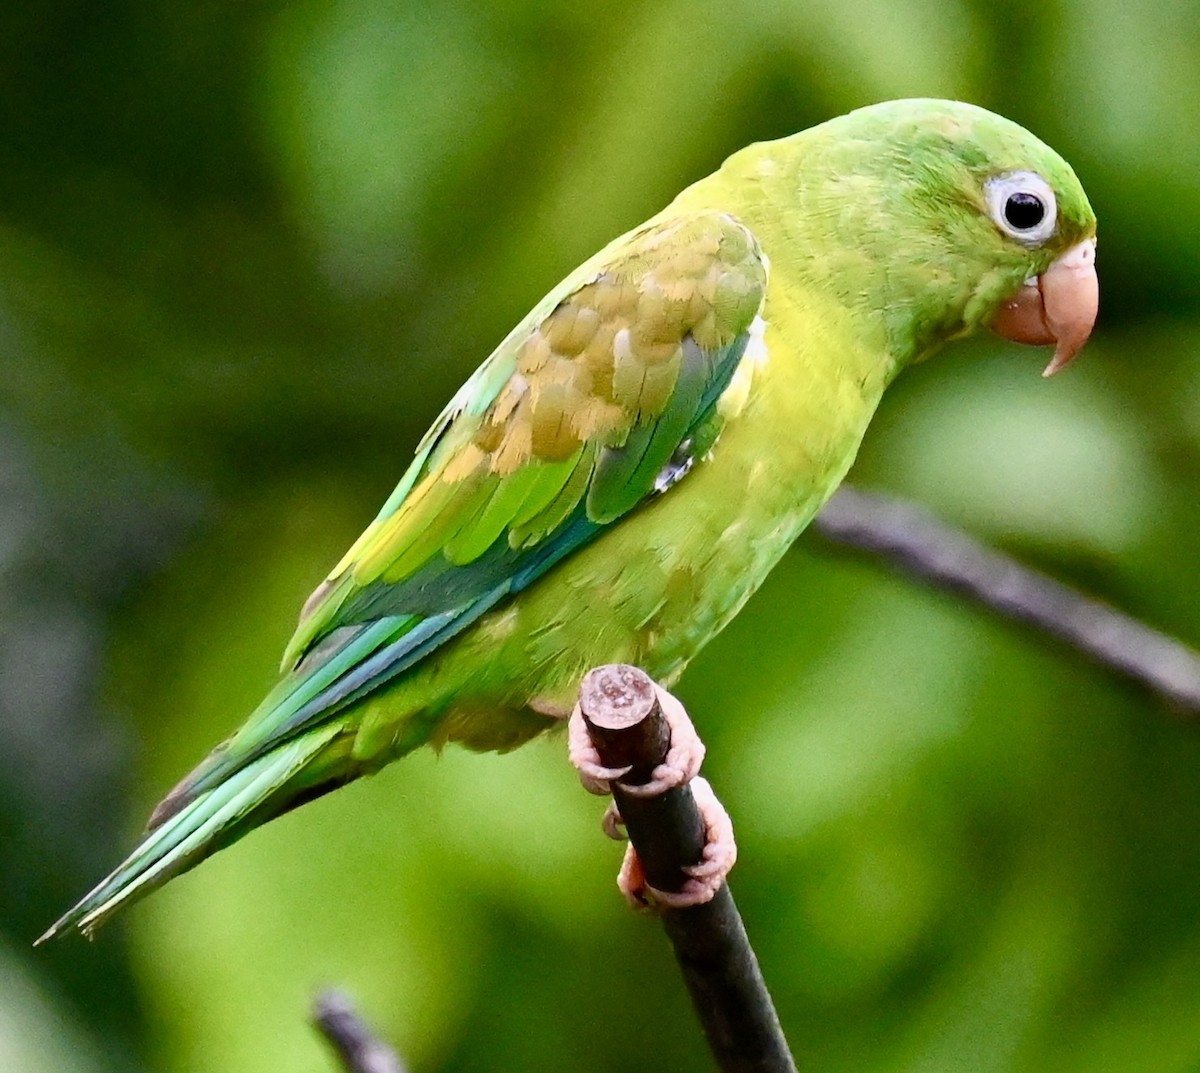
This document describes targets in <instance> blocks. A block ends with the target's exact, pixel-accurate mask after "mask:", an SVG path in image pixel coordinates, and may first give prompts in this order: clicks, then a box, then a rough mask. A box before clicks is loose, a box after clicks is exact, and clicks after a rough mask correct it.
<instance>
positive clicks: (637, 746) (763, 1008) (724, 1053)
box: [579, 665, 796, 1073]
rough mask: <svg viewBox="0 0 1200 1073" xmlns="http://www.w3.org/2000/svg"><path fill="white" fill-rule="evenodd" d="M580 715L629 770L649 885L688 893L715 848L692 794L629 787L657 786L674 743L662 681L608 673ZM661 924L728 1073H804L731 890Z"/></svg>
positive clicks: (624, 801)
mask: <svg viewBox="0 0 1200 1073" xmlns="http://www.w3.org/2000/svg"><path fill="white" fill-rule="evenodd" d="M579 708H580V712H581V714H582V715H583V719H584V723H585V724H586V725H587V727H588V732H589V736H590V737H591V740H592V744H593V745H594V746H595V747H596V751H597V752H598V753H599V755H600V760H601V763H602V764H603V765H604V766H605V767H608V768H626V767H628V768H629V771H628V772H626V774H624V775H623V776H622V778H621V780H620V781H619V782H613V783H612V795H613V801H614V802H615V803H616V805H617V808H618V809H619V811H620V814H621V820H622V822H623V824H624V826H625V829H626V830H627V831H628V833H629V839H630V841H631V843H632V844H633V846H634V848H635V850H636V851H637V854H638V857H639V859H640V861H641V866H642V870H643V872H644V873H645V877H646V880H647V882H648V883H649V885H650V886H651V887H653V888H655V889H656V890H660V891H679V890H681V889H682V888H683V886H684V883H685V882H686V880H687V874H686V873H685V872H684V869H685V868H686V867H687V866H689V865H694V864H696V863H697V862H699V861H700V860H701V857H702V855H703V852H704V848H705V841H706V832H705V824H704V821H703V819H702V818H701V815H700V811H699V809H698V808H697V805H696V801H695V798H694V796H693V794H692V790H691V787H690V786H687V785H684V786H678V787H674V788H672V789H669V790H667V791H666V792H664V793H662V794H659V795H657V796H653V797H645V796H641V795H636V794H632V793H629V792H627V791H626V790H625V788H624V786H623V785H622V783H625V784H627V785H630V786H639V785H644V784H645V783H647V782H649V781H650V780H651V773H652V772H653V771H654V769H655V768H656V767H658V765H659V764H661V763H662V762H663V761H664V759H665V758H666V755H667V750H668V749H669V747H670V744H671V741H670V727H669V726H668V724H667V720H666V719H665V718H664V716H663V713H662V710H661V707H660V704H659V701H658V696H657V690H656V688H655V686H654V683H653V682H652V681H651V680H650V679H649V678H648V677H647V676H646V675H645V674H644V673H643V672H642V671H640V670H638V669H637V668H636V667H628V666H624V665H614V666H607V667H599V668H597V669H596V670H593V671H591V672H590V673H589V674H588V676H587V677H586V678H585V679H584V684H583V687H582V689H581V691H580V698H579ZM661 919H662V923H663V928H664V930H665V931H666V933H667V936H668V938H669V939H670V940H671V945H672V946H673V947H674V950H675V958H676V960H677V961H678V962H679V968H680V970H681V972H682V973H683V978H684V982H685V983H686V985H687V988H688V991H689V993H690V994H691V998H692V1004H693V1005H694V1006H695V1008H696V1012H697V1014H698V1015H699V1017H700V1022H701V1025H702V1027H703V1029H704V1035H705V1037H706V1038H707V1040H708V1044H709V1047H710V1048H711V1049H712V1052H713V1056H714V1057H715V1059H716V1062H717V1065H718V1067H719V1068H720V1069H721V1070H723V1071H725V1073H795V1069H796V1066H795V1063H794V1062H793V1060H792V1056H791V1054H790V1052H789V1051H788V1046H787V1041H786V1040H785V1039H784V1036H783V1030H782V1029H781V1028H780V1026H779V1018H778V1017H777V1016H776V1014H775V1007H774V1004H773V1003H772V1002H771V996H770V994H769V993H768V991H767V987H766V984H765V983H764V982H763V978H762V973H761V972H760V970H759V967H758V959H757V958H756V957H755V955H754V950H753V949H752V948H751V946H750V941H749V939H748V938H747V936H746V929H745V927H744V925H743V924H742V918H741V916H740V915H739V913H738V911H737V906H736V905H735V904H734V901H733V895H732V894H730V892H729V886H728V884H722V885H721V887H720V889H719V890H718V891H717V892H716V895H715V896H714V897H713V898H712V900H711V901H708V902H705V903H704V904H702V905H693V906H690V907H688V908H685V909H675V908H669V907H664V908H662V909H661Z"/></svg>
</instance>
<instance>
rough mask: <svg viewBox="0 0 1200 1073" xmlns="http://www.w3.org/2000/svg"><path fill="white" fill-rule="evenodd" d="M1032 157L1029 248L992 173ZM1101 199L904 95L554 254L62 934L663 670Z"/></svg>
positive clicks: (693, 646) (668, 675)
mask: <svg viewBox="0 0 1200 1073" xmlns="http://www.w3.org/2000/svg"><path fill="white" fill-rule="evenodd" d="M1014 171H1030V172H1036V173H1037V174H1039V175H1040V176H1041V177H1042V178H1044V179H1045V181H1046V182H1047V183H1048V184H1049V185H1050V187H1052V188H1053V190H1054V192H1055V194H1056V195H1057V201H1058V209H1057V211H1058V218H1057V225H1056V228H1055V231H1054V233H1053V235H1052V236H1051V237H1050V238H1048V239H1047V240H1046V241H1045V242H1043V243H1041V244H1039V245H1038V246H1036V247H1035V248H1030V247H1029V246H1027V245H1023V244H1021V243H1017V242H1014V241H1012V239H1011V238H1010V237H1009V236H1007V235H1005V234H1004V233H1003V232H1002V231H1001V229H1000V228H999V227H997V225H996V222H995V221H994V220H992V219H991V218H990V217H989V214H988V207H987V203H986V199H985V197H984V194H983V189H984V184H985V183H986V182H987V181H988V180H989V179H991V178H993V177H994V176H996V175H999V174H1004V173H1007V172H1014ZM1094 227H1095V221H1094V218H1093V216H1092V213H1091V209H1090V208H1089V206H1088V204H1087V201H1086V198H1085V197H1084V195H1083V192H1082V190H1081V189H1080V187H1079V185H1078V183H1077V181H1076V179H1075V177H1074V175H1073V174H1072V172H1071V170H1070V168H1069V167H1068V166H1067V165H1066V164H1065V163H1064V162H1063V161H1062V160H1061V159H1060V158H1059V157H1058V156H1057V155H1056V154H1054V153H1053V151H1052V150H1050V149H1049V148H1047V147H1046V146H1045V145H1043V144H1042V143H1040V142H1038V141H1037V140H1036V139H1034V138H1033V137H1032V136H1030V135H1029V134H1028V133H1026V132H1025V131H1023V130H1021V129H1020V128H1019V127H1016V126H1015V125H1013V124H1011V123H1008V122H1007V121H1005V120H1002V119H1000V118H998V117H996V116H993V115H991V114H989V113H987V112H984V111H982V110H980V109H976V108H973V107H970V106H967V105H962V104H954V103H950V102H944V101H902V102H893V103H890V104H885V105H878V106H875V107H874V108H869V109H863V110H861V111H859V112H855V113H852V114H850V115H849V116H844V117H841V118H840V119H837V120H833V121H831V122H829V123H826V124H823V125H822V126H820V127H816V128H813V129H812V130H809V131H805V132H803V133H801V134H798V135H795V136H793V137H791V138H787V139H784V140H782V141H779V142H771V143H763V144H759V145H753V146H750V147H748V148H747V149H745V150H743V151H741V152H740V153H738V154H736V155H735V156H733V157H732V158H730V160H729V161H727V162H726V164H725V165H724V166H723V167H722V168H721V169H720V170H719V171H718V172H716V173H715V174H714V175H712V176H709V177H708V178H706V179H703V180H701V181H700V182H698V183H696V184H695V185H693V186H692V187H689V188H688V189H687V190H685V191H684V192H683V193H682V194H680V195H679V197H678V198H677V199H676V200H675V201H674V202H673V203H672V204H671V205H669V206H668V207H667V208H666V209H664V210H663V211H662V212H661V213H659V214H658V215H657V216H655V217H654V218H652V219H651V220H650V221H648V222H647V223H645V224H643V225H642V226H641V227H638V228H636V229H635V230H633V231H631V232H629V233H628V234H626V235H624V236H622V237H620V238H618V239H616V240H615V241H614V242H612V243H610V244H609V245H608V246H607V247H606V248H605V249H604V250H602V251H601V252H600V253H598V254H597V255H596V256H595V257H593V258H592V259H591V260H590V261H588V262H587V263H586V264H584V265H583V266H581V267H580V268H579V269H577V270H576V271H575V272H573V273H572V274H571V275H569V276H568V277H567V278H566V279H565V280H564V281H563V282H562V283H561V284H560V285H559V286H558V287H556V288H555V289H554V290H552V291H551V292H550V294H548V295H547V297H546V298H545V299H543V301H542V302H541V303H539V304H538V306H537V307H536V308H535V309H534V310H533V311H532V312H531V313H530V314H529V315H528V316H527V317H526V318H525V319H524V320H523V321H522V322H521V323H520V324H519V325H518V326H517V327H516V328H515V329H514V330H513V331H512V332H511V333H510V334H509V336H508V337H507V338H506V339H505V340H504V341H503V342H502V343H501V344H500V346H499V347H498V348H497V349H496V351H495V352H494V353H493V354H492V355H491V356H490V357H489V358H488V359H487V361H486V362H484V364H483V365H482V366H481V367H480V368H479V370H478V371H477V372H476V373H475V374H474V375H473V376H472V377H471V378H470V379H469V380H468V381H467V383H466V384H465V385H464V386H463V388H462V389H461V390H460V391H459V392H458V393H457V394H456V395H455V397H454V398H453V399H452V400H451V402H450V404H449V406H447V408H446V409H445V411H444V412H443V413H442V415H441V416H440V417H439V418H438V420H437V422H436V423H435V424H434V427H433V428H432V429H431V430H430V432H429V433H428V434H427V436H426V437H425V439H424V440H423V441H422V442H421V444H420V445H419V446H418V448H417V454H416V458H415V460H414V462H413V464H412V466H411V467H410V468H409V470H408V472H407V473H405V475H404V476H403V478H402V479H401V481H400V484H399V485H398V487H397V488H396V490H395V492H394V493H393V494H392V496H391V497H390V498H389V499H388V501H387V503H386V504H385V505H384V508H383V509H382V510H381V511H380V513H379V515H378V517H377V518H376V519H375V521H374V522H372V523H371V525H370V526H369V527H368V529H367V530H366V532H365V533H364V534H363V535H362V537H360V538H359V540H358V541H357V542H356V543H355V544H354V546H353V547H352V548H351V549H350V551H349V552H348V553H347V554H346V556H345V558H344V559H343V560H342V561H341V562H340V563H339V564H338V565H337V567H336V568H335V569H334V570H333V571H332V573H331V574H330V575H329V577H328V579H327V580H326V581H324V582H323V583H322V584H321V586H320V587H319V588H318V589H317V591H316V592H315V593H314V594H313V596H312V597H311V598H310V599H309V601H308V603H307V604H306V605H305V608H304V610H303V613H302V615H301V619H300V624H299V626H298V628H297V630H296V634H295V636H294V638H293V640H292V642H291V643H290V645H289V646H288V650H287V653H286V655H285V660H284V672H283V677H282V678H281V680H280V682H279V684H278V685H277V686H276V687H275V689H274V690H273V691H272V692H271V693H270V695H269V696H268V697H267V698H266V699H265V700H264V701H263V703H262V704H261V705H260V706H259V708H258V709H257V710H256V711H255V712H254V713H253V714H252V715H251V717H250V719H249V720H248V721H247V722H246V724H245V725H244V726H243V727H242V728H241V729H240V730H238V731H237V732H236V733H235V734H234V735H233V736H232V737H231V738H230V739H229V740H228V741H227V742H225V743H224V744H223V745H222V746H220V747H218V748H217V749H216V750H215V751H214V752H213V753H212V754H211V755H210V756H209V757H208V758H207V759H206V760H205V761H204V762H203V763H201V764H200V766H199V767H198V768H196V770H195V771H193V772H192V773H191V774H190V775H188V776H187V778H186V779H184V780H183V782H181V783H180V785H179V786H178V787H177V788H176V789H175V790H174V791H172V793H171V794H170V795H169V796H168V797H167V798H166V800H164V801H163V803H162V804H161V805H160V806H159V808H158V809H157V810H156V812H155V814H154V817H153V818H152V820H151V829H150V831H149V833H148V834H147V835H146V837H145V838H144V840H143V841H142V842H141V844H140V845H139V846H138V847H137V848H136V849H135V850H134V851H133V853H132V854H131V855H130V857H129V858H128V859H127V860H126V861H125V862H124V863H123V864H122V865H121V866H120V867H119V868H118V869H117V870H116V871H115V872H113V874H112V875H110V876H109V877H108V878H106V879H105V880H104V881H103V882H102V883H101V884H100V885H99V886H98V887H97V888H96V889H95V890H94V891H92V892H91V893H90V894H89V895H88V896H87V897H86V898H85V899H84V900H83V901H82V902H80V904H79V905H77V906H76V907H75V908H73V909H72V910H71V911H70V912H68V913H67V914H66V916H64V917H63V918H62V920H60V921H59V922H58V923H57V924H55V926H54V928H52V929H51V931H50V932H49V933H48V935H49V934H54V933H56V932H58V931H61V930H63V929H65V928H67V927H71V926H78V927H80V928H81V929H82V930H85V931H90V930H91V929H92V928H94V927H96V926H97V925H99V924H100V923H102V922H103V921H104V920H105V919H107V917H108V916H110V915H111V914H112V913H113V912H114V911H115V910H116V909H117V908H119V907H120V906H122V905H123V904H125V903H127V902H129V901H130V900H132V899H133V898H136V897H138V896H140V895H141V894H144V893H146V892H147V891H149V890H151V889H153V888H154V887H156V886H158V885H160V884H161V883H162V882H164V881H165V880H166V879H167V878H169V877H170V876H171V875H174V874H177V873H178V872H180V871H182V870H184V869H186V868H188V867H190V866H192V865H193V864H195V863H196V862H197V861H199V860H200V859H201V858H203V857H204V856H206V855H207V854H209V853H211V852H213V851H214V850H215V849H218V848H221V847H223V846H225V845H227V844H229V843H230V842H232V841H234V840H235V839H237V838H238V837H240V836H241V835H242V834H244V833H245V832H246V831H248V830H250V829H251V828H253V827H255V826H257V825H258V824H260V823H262V822H264V821H265V820H267V819H270V818H272V817H273V816H276V815H278V814H279V813H280V812H282V811H285V810H286V809H288V808H291V807H294V806H295V805H296V804H298V803H300V802H302V801H305V800H308V799H309V798H311V797H313V796H315V795H317V794H319V793H322V792H325V791H326V790H329V789H332V788H334V787H336V786H339V785H342V784H343V783H345V782H347V781H349V780H351V779H353V778H356V777H358V776H359V775H362V774H366V773H369V772H372V771H375V770H377V769H378V768H379V767H381V766H382V765H383V764H385V763H387V762H389V761H390V760H392V759H395V758H396V757H398V756H401V755H403V754H404V753H406V752H408V751H410V750H411V749H413V748H415V747H417V746H419V745H422V744H425V743H433V744H436V745H440V744H442V743H444V742H447V741H457V742H461V743H463V744H465V745H467V746H469V747H471V748H476V749H508V748H512V747H514V746H516V745H519V744H521V743H522V742H524V741H526V740H528V739H529V738H530V737H532V736H534V735H535V734H537V733H538V732H540V731H541V730H543V729H545V728H547V727H549V726H551V725H553V723H554V722H555V721H556V717H560V716H562V715H564V714H566V713H567V712H568V711H569V710H570V708H571V706H572V704H573V701H574V696H575V692H576V689H577V687H578V682H579V679H580V677H581V675H582V674H583V672H584V671H586V670H587V669H588V668H589V667H591V666H593V665H595V664H599V663H606V662H613V661H624V662H630V663H635V664H639V665H641V666H643V667H645V668H646V670H647V671H648V672H649V673H650V674H652V675H653V676H655V677H657V678H659V679H661V680H663V681H666V682H671V681H673V680H674V679H675V678H676V677H677V676H678V675H679V674H680V673H681V672H682V670H683V669H684V667H685V666H686V665H687V662H688V661H689V660H690V659H691V658H692V657H693V656H694V655H695V654H696V652H697V651H699V649H700V648H701V647H702V646H703V645H704V644H705V643H706V642H707V641H708V640H709V639H710V638H711V637H713V636H714V635H715V634H716V633H717V632H718V631H719V630H720V629H721V628H722V627H723V626H724V625H725V624H726V623H727V622H728V621H729V620H730V618H732V616H733V615H734V614H736V612H737V611H738V610H739V609H740V607H741V606H742V604H743V603H744V602H745V600H746V599H747V598H748V597H749V596H750V594H751V593H752V592H753V591H754V590H755V588H757V586H758V585H759V584H760V583H761V582H762V580H763V579H764V577H765V576H766V574H767V572H768V571H769V570H770V568H771V567H772V566H773V565H774V564H775V562H776V561H777V560H778V558H779V556H780V555H782V554H783V552H784V551H785V550H786V548H787V547H788V545H789V544H790V543H791V541H792V540H793V539H794V538H795V537H796V535H797V534H798V533H799V532H800V531H801V530H802V529H803V528H804V526H805V525H806V524H807V523H808V521H809V520H810V519H811V518H812V516H813V515H814V514H815V513H816V511H817V510H818V509H819V507H820V505H821V504H822V503H823V502H824V500H825V498H826V497H827V496H828V495H829V494H830V493H831V492H832V490H833V489H834V488H835V487H836V486H837V484H838V482H839V481H840V480H841V478H842V476H843V475H844V474H845V472H846V470H847V469H848V468H849V466H850V464H851V462H852V460H853V458H854V455H855V452H856V450H857V448H858V445H859V442H860V441H861V438H862V436H863V433H864V432H865V430H866V427H867V423H868V421H869V420H870V417H871V415H872V413H873V412H874V409H875V407H876V405H877V403H878V401H879V399H880V396H881V394H882V392H883V390H884V388H885V387H886V385H887V384H888V383H889V382H890V380H891V379H892V377H893V376H894V375H895V373H896V372H897V371H898V370H899V369H900V368H902V367H903V366H904V365H905V364H907V363H908V362H910V361H914V360H920V359H921V358H923V357H925V356H927V355H928V353H930V352H931V351H932V350H934V349H936V348H937V347H938V346H939V345H941V344H942V343H943V342H945V341H946V340H947V339H950V338H954V337H956V336H959V335H963V334H966V333H968V332H970V331H972V330H974V329H976V328H977V327H979V326H980V325H982V324H984V323H986V322H987V321H988V320H989V319H990V318H991V316H992V315H993V313H994V312H995V310H996V309H997V307H998V306H999V305H1000V303H1001V302H1002V301H1004V299H1005V298H1006V297H1007V296H1009V295H1010V294H1012V293H1013V292H1014V291H1015V290H1016V289H1017V288H1018V287H1019V286H1020V285H1021V283H1022V281H1024V280H1025V279H1026V278H1027V277H1030V276H1033V275H1036V274H1038V273H1039V272H1041V271H1043V270H1044V269H1045V268H1046V267H1047V266H1048V265H1049V264H1050V262H1051V261H1052V260H1053V259H1054V258H1055V257H1056V256H1057V255H1058V254H1059V253H1061V252H1062V251H1063V250H1065V249H1067V248H1068V247H1070V246H1071V245H1072V244H1074V243H1077V242H1079V241H1080V240H1082V239H1084V238H1086V237H1088V236H1090V235H1091V234H1092V233H1093V232H1094Z"/></svg>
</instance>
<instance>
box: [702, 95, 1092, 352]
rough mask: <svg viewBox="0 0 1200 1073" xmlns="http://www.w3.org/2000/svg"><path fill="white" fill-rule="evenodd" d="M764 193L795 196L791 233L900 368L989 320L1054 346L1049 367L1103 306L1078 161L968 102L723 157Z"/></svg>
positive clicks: (876, 116) (849, 121)
mask: <svg viewBox="0 0 1200 1073" xmlns="http://www.w3.org/2000/svg"><path fill="white" fill-rule="evenodd" d="M726 168H727V169H729V171H730V179H731V180H733V181H735V182H739V183H746V184H750V185H757V186H758V187H759V189H760V190H761V191H762V193H761V196H760V197H758V198H755V199H752V200H757V201H759V202H762V203H766V202H768V201H773V202H775V203H776V204H778V203H779V202H780V201H786V202H788V203H790V204H791V205H793V206H794V211H793V212H790V213H787V214H786V217H785V221H786V222H785V224H784V227H785V229H786V231H787V232H788V238H789V239H790V240H791V241H790V243H789V244H788V245H789V246H790V248H791V249H792V250H795V251H797V256H799V257H803V258H805V259H806V262H807V263H802V264H798V265H797V271H798V272H799V273H800V274H801V275H802V277H803V278H805V279H806V280H807V281H808V282H809V284H810V285H812V286H814V287H818V288H820V287H824V288H825V289H826V290H833V292H834V293H833V295H832V297H834V298H835V299H836V301H837V302H838V303H839V304H840V305H842V306H843V307H846V308H849V309H852V310H855V311H856V313H857V314H859V316H858V319H859V321H860V322H869V323H873V324H875V325H876V328H877V330H880V329H881V330H882V332H883V333H884V335H885V336H886V339H885V340H884V346H885V348H886V350H887V351H888V352H889V353H890V354H891V355H892V356H893V358H894V359H895V360H896V363H897V365H902V364H905V363H908V362H913V361H921V360H923V359H924V358H925V357H928V356H929V355H930V354H931V353H933V352H934V351H935V350H936V349H938V348H939V347H940V346H941V344H942V343H944V342H946V341H948V340H950V339H954V338H958V337H960V336H964V335H968V334H971V333H973V332H975V331H977V330H979V329H981V328H985V327H991V328H993V329H994V330H995V331H997V332H998V333H1000V334H1001V335H1003V336H1005V337H1006V338H1008V339H1011V340H1013V341H1015V342H1020V343H1031V344H1037V345H1048V344H1053V345H1054V346H1055V351H1054V356H1053V358H1052V360H1051V362H1050V364H1049V365H1048V366H1047V368H1046V375H1050V374H1051V373H1054V372H1057V371H1058V370H1059V369H1062V368H1063V367H1064V366H1065V365H1066V364H1067V363H1068V362H1070V361H1071V359H1072V358H1073V357H1074V356H1075V355H1076V354H1077V353H1078V352H1079V350H1080V348H1081V347H1082V346H1083V344H1084V342H1085V341H1086V340H1087V338H1088V335H1089V333H1090V332H1091V329H1092V325H1093V323H1094V322H1095V319H1096V312H1097V308H1098V304H1099V287H1098V284H1097V280H1096V270H1095V257H1096V242H1095V236H1096V217H1095V214H1094V213H1093V212H1092V208H1091V206H1090V205H1089V204H1088V199H1087V196H1086V195H1085V194H1084V192H1083V188H1082V186H1081V185H1080V183H1079V180H1078V179H1077V178H1076V177H1075V173H1074V172H1073V171H1072V170H1071V167H1070V165H1069V164H1067V162H1066V161H1065V160H1063V158H1062V157H1061V156H1059V154H1058V153H1056V152H1055V151H1054V150H1053V149H1051V148H1050V147H1049V146H1048V145H1046V144H1045V143H1044V142H1042V141H1040V140H1039V139H1038V138H1036V137H1034V136H1033V135H1032V134H1030V133H1029V132H1028V131H1027V130H1025V129H1024V128H1023V127H1020V126H1018V125H1017V124H1016V123H1013V122H1011V121H1010V120H1007V119H1004V118H1003V117H1001V116H998V115H995V114H994V113H992V112H988V111H986V110H985V109H983V108H979V107H976V106H975V105H971V104H964V103H961V102H958V101H945V100H932V99H920V100H898V101H887V102H884V103H882V104H874V105H871V106H869V107H866V108H860V109H858V110H857V111H854V112H850V113H848V114H847V115H843V116H839V117H838V118H836V119H832V120H829V121H828V122H826V123H822V124H821V125H820V126H817V127H813V128H810V129H809V130H806V131H803V132H801V133H800V134H797V135H793V136H792V137H790V138H784V139H782V140H780V141H778V142H769V143H760V144H759V145H757V146H750V147H748V148H747V149H746V150H743V151H742V152H741V153H739V154H735V156H734V157H732V158H731V159H730V160H729V161H728V162H727V164H726Z"/></svg>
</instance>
